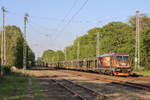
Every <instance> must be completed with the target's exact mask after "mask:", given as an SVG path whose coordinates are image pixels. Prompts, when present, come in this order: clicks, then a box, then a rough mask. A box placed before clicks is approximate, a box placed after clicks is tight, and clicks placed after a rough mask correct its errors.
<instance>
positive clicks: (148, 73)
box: [139, 70, 150, 76]
mask: <svg viewBox="0 0 150 100" xmlns="http://www.w3.org/2000/svg"><path fill="white" fill-rule="evenodd" d="M139 74H140V75H144V76H150V70H147V71H140V72H139Z"/></svg>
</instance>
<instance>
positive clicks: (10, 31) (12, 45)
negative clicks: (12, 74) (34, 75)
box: [0, 25, 35, 68]
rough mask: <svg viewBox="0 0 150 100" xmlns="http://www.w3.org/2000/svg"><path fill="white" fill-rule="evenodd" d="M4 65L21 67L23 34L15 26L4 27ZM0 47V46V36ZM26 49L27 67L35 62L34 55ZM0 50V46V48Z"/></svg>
mask: <svg viewBox="0 0 150 100" xmlns="http://www.w3.org/2000/svg"><path fill="white" fill-rule="evenodd" d="M5 29H6V57H7V58H6V65H7V66H15V67H17V68H22V66H23V42H24V38H23V33H22V32H21V29H20V28H19V27H17V26H14V25H12V26H9V25H8V26H6V27H5ZM0 45H1V34H0ZM27 48H28V60H27V61H28V67H30V66H33V65H34V62H35V55H34V53H33V52H32V50H31V49H30V47H29V46H27ZM0 49H1V46H0Z"/></svg>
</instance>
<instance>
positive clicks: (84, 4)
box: [61, 0, 89, 32]
mask: <svg viewBox="0 0 150 100" xmlns="http://www.w3.org/2000/svg"><path fill="white" fill-rule="evenodd" d="M88 1H89V0H86V1H85V2H84V3H83V5H82V6H81V7H80V8H79V9H78V11H77V12H76V13H75V14H74V15H73V16H72V17H71V18H70V20H69V21H68V22H67V24H66V25H65V26H64V27H63V28H62V29H61V32H62V31H64V29H65V28H66V26H68V25H69V24H70V23H71V22H72V20H73V19H74V18H75V17H76V16H77V15H78V14H79V13H80V11H81V10H82V9H83V8H84V7H85V6H86V4H87V3H88Z"/></svg>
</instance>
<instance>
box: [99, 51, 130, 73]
mask: <svg viewBox="0 0 150 100" xmlns="http://www.w3.org/2000/svg"><path fill="white" fill-rule="evenodd" d="M97 65H98V68H97V70H98V71H100V72H102V73H105V74H106V73H107V74H112V75H118V76H129V74H130V71H131V59H130V56H129V54H128V53H107V54H103V55H100V56H99V57H97Z"/></svg>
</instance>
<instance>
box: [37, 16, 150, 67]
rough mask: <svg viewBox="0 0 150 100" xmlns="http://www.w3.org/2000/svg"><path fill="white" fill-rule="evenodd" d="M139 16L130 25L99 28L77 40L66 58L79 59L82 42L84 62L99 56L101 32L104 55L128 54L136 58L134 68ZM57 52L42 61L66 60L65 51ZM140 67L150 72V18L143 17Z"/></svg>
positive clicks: (52, 52) (117, 24)
mask: <svg viewBox="0 0 150 100" xmlns="http://www.w3.org/2000/svg"><path fill="white" fill-rule="evenodd" d="M135 30H136V16H132V17H130V19H129V20H128V22H127V23H123V22H110V23H108V24H107V25H105V26H103V27H95V28H93V29H91V30H89V31H88V32H87V33H86V34H85V35H83V36H80V37H78V38H76V39H75V40H74V42H73V45H70V46H67V47H66V49H65V50H66V59H67V60H73V59H77V48H78V41H80V48H79V49H80V50H79V51H80V59H83V58H88V57H96V42H97V33H98V32H100V45H99V47H100V54H104V53H109V52H126V53H129V54H130V56H131V58H132V65H134V55H135V36H136V32H135ZM59 52H61V55H59V54H58V51H57V52H55V51H53V50H46V51H44V53H43V55H42V57H39V59H38V61H44V62H56V61H59V59H60V58H59V57H58V55H59V56H60V57H61V61H63V60H65V56H64V54H65V52H63V51H60V50H59ZM140 57H141V59H140V65H141V67H142V68H143V69H150V63H149V62H150V17H148V16H147V15H145V14H140Z"/></svg>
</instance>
